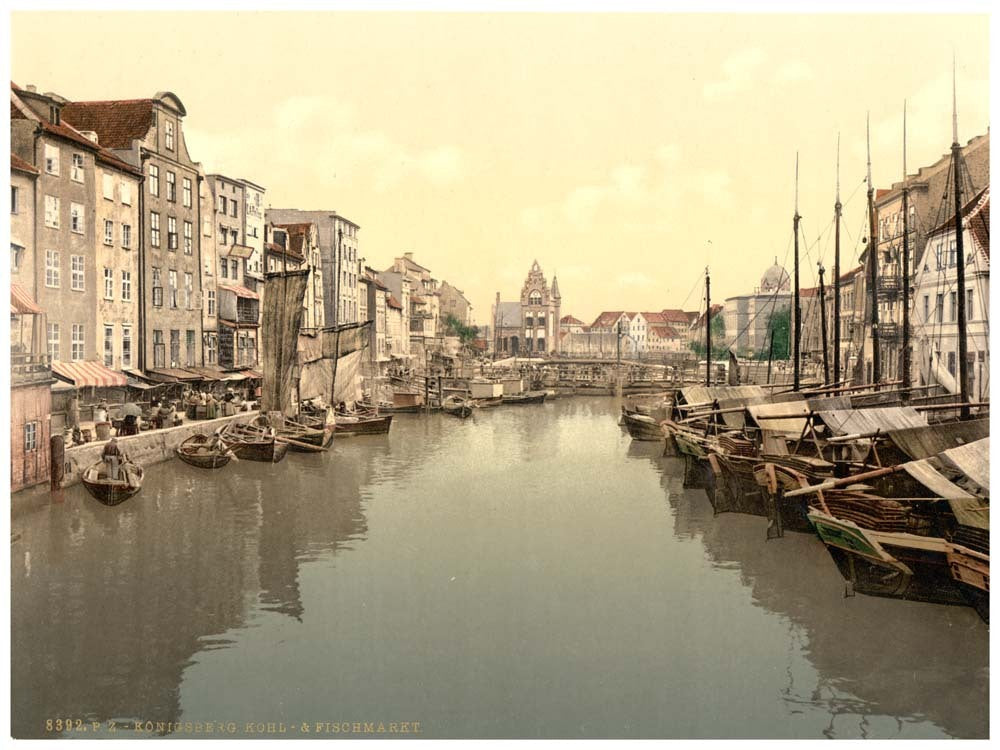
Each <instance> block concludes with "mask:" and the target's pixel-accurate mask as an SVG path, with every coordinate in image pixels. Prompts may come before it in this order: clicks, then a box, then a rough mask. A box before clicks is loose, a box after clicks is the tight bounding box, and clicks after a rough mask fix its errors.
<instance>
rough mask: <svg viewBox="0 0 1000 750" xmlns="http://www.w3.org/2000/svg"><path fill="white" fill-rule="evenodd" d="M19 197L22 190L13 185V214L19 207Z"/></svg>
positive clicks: (11, 201)
mask: <svg viewBox="0 0 1000 750" xmlns="http://www.w3.org/2000/svg"><path fill="white" fill-rule="evenodd" d="M19 197H20V191H19V190H18V189H17V187H16V186H14V185H11V186H10V212H11V213H12V214H16V213H17V209H18V200H17V199H18V198H19Z"/></svg>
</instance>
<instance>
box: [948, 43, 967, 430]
mask: <svg viewBox="0 0 1000 750" xmlns="http://www.w3.org/2000/svg"><path fill="white" fill-rule="evenodd" d="M951 128H952V142H951V162H952V165H953V167H954V177H953V179H954V182H955V271H956V283H957V284H958V300H957V301H958V381H959V384H958V388H959V393H960V394H961V403H962V409H961V412H960V416H961V418H962V419H968V418H969V416H970V414H969V359H968V357H969V342H968V340H967V333H966V325H965V324H966V320H965V314H966V311H965V247H964V239H963V237H962V186H961V183H960V181H959V165H960V162H961V160H962V147H961V146H960V145H959V144H958V100H957V96H956V93H955V59H954V57H953V58H952V63H951Z"/></svg>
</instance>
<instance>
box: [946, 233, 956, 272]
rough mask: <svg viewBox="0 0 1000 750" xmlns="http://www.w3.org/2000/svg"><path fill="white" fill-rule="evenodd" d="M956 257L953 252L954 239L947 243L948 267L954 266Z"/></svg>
mask: <svg viewBox="0 0 1000 750" xmlns="http://www.w3.org/2000/svg"><path fill="white" fill-rule="evenodd" d="M957 257H958V256H957V255H956V253H955V240H952V241H951V242H949V243H948V268H954V267H955V265H956V258H957Z"/></svg>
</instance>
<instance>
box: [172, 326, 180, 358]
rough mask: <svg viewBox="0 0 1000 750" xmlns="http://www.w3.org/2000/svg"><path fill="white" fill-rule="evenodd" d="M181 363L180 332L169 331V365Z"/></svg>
mask: <svg viewBox="0 0 1000 750" xmlns="http://www.w3.org/2000/svg"><path fill="white" fill-rule="evenodd" d="M180 364H181V332H180V331H177V330H173V331H171V332H170V366H171V367H180Z"/></svg>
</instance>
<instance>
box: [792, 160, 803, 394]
mask: <svg viewBox="0 0 1000 750" xmlns="http://www.w3.org/2000/svg"><path fill="white" fill-rule="evenodd" d="M801 218H802V217H801V216H799V152H798V151H796V152H795V216H794V217H793V218H792V229H793V231H794V232H795V293H794V297H793V300H792V315H793V316H794V327H795V336H794V339H793V341H794V344H793V349H792V351H793V354H792V357H793V362H792V390H793V391H797V390H798V389H799V331H800V329H801V325H802V310H801V308H800V307H799V219H801Z"/></svg>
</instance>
